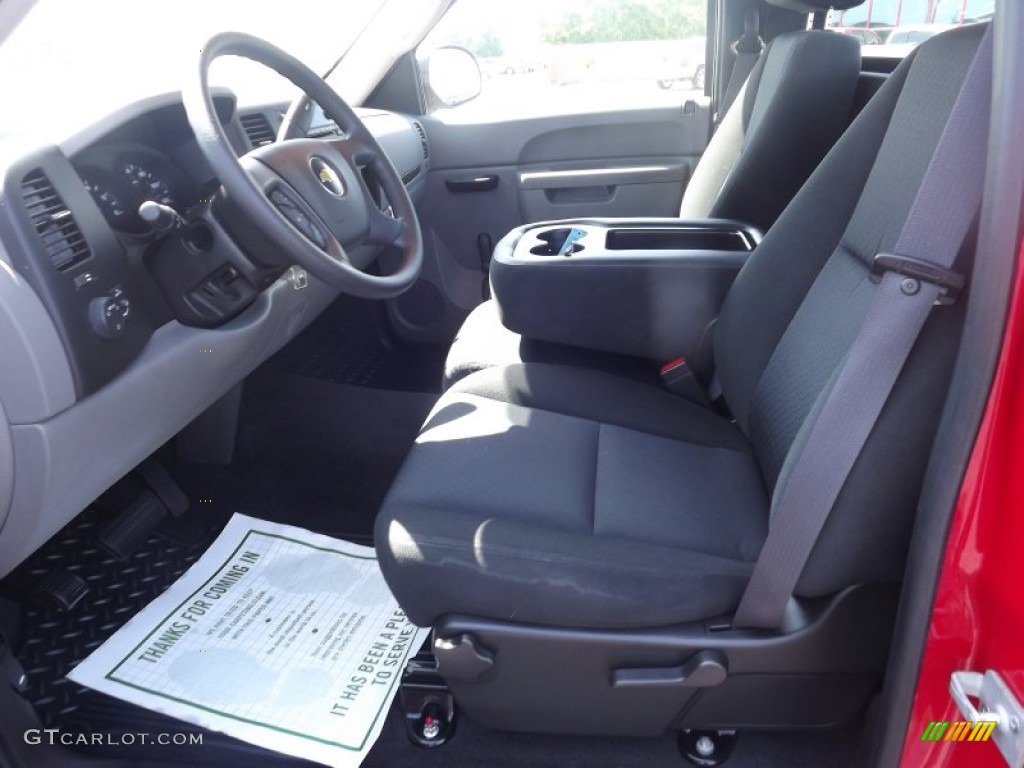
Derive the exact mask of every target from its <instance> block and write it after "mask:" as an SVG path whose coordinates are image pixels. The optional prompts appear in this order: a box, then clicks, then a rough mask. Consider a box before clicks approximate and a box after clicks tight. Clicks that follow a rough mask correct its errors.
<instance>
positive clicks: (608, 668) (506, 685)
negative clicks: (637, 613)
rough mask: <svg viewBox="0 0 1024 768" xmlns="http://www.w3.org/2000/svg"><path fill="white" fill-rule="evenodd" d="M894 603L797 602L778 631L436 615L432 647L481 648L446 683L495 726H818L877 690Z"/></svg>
mask: <svg viewBox="0 0 1024 768" xmlns="http://www.w3.org/2000/svg"><path fill="white" fill-rule="evenodd" d="M897 599H898V587H897V586H895V585H888V586H886V585H874V586H862V587H852V588H850V589H847V590H845V591H843V592H841V593H839V594H838V595H835V596H833V597H830V598H821V599H816V600H805V601H800V602H799V603H797V602H794V603H792V604H791V606H790V610H789V612H788V614H787V617H786V623H785V625H784V629H783V630H780V631H778V632H767V631H762V630H731V629H730V630H721V629H717V628H716V627H717V624H718V622H713V621H709V622H697V623H691V624H685V625H680V626H671V627H657V628H646V629H615V630H609V629H569V628H561V627H541V626H531V625H520V624H513V623H508V622H500V621H494V620H491V619H480V618H472V617H466V616H444V617H442V618H441V619H440V620H439V621H438V623H437V625H436V626H435V627H434V637H435V643H434V653H435V655H436V656H437V659H438V663H439V665H440V668H441V669H442V671H443V670H444V663H443V661H444V660H443V658H442V657H443V655H444V654H445V653H446V652H447V651H446V647H447V646H446V644H445V643H443V642H441V641H445V640H452V639H453V638H463V637H465V636H469V637H472V638H473V640H474V642H475V643H476V644H477V645H478V646H479V647H482V648H486V649H488V653H489V654H490V656H492V657H493V664H492V665H491V666H490V667H489V668H487V670H486V671H484V672H483V673H482V674H480V675H479V677H474V678H471V679H462V678H459V677H453V678H451V679H448V678H446V679H445V680H446V682H447V683H448V684H449V685H450V686H451V690H452V693H453V694H454V696H455V701H456V703H457V704H458V705H459V707H460V708H461V709H462V710H463V711H464V712H465V713H466V714H467V715H468V716H469V717H471V718H472V719H473V720H474V721H476V722H478V723H480V724H481V725H484V726H487V727H491V728H496V729H500V730H513V731H528V732H548V733H580V734H594V735H622V736H652V735H657V734H660V733H663V732H664V731H666V730H670V729H682V728H703V729H713V730H714V729H728V728H740V729H742V728H758V729H764V728H768V729H772V728H778V729H782V728H786V729H789V728H826V727H832V726H838V725H842V724H844V723H846V722H849V721H850V720H852V719H853V718H855V717H856V716H857V715H858V714H859V713H860V711H861V710H862V709H863V707H864V705H865V703H866V702H867V700H868V699H869V698H870V696H871V695H872V694H873V693H874V692H875V690H876V689H877V687H878V685H879V683H880V681H881V673H882V670H883V669H884V667H885V662H886V656H887V652H888V648H889V641H890V637H891V633H892V624H893V621H894V618H895V613H896V605H897ZM451 645H452V646H453V647H454V646H457V645H458V643H452V644H451ZM643 670H646V672H644V671H643ZM695 676H699V677H695ZM688 678H689V679H690V682H691V683H694V684H693V685H687V679H688ZM623 680H626V681H629V682H635V681H638V680H643V681H646V682H648V683H649V684H645V685H641V684H633V685H628V684H627V685H623V684H621V683H622V681H623ZM652 680H653V682H652ZM616 681H618V682H619V683H620V684H619V685H616Z"/></svg>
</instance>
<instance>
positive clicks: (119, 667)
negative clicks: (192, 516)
mask: <svg viewBox="0 0 1024 768" xmlns="http://www.w3.org/2000/svg"><path fill="white" fill-rule="evenodd" d="M428 631H429V630H427V629H421V628H419V627H416V626H415V625H414V624H411V623H410V622H409V621H408V619H407V618H406V616H405V614H404V613H403V612H402V610H401V609H400V608H399V607H398V603H397V602H396V601H395V599H394V597H392V595H391V592H390V591H389V590H388V587H387V585H386V584H385V582H384V578H383V576H382V575H381V572H380V568H379V567H378V565H377V560H376V555H375V553H374V550H373V549H372V548H369V547H361V546H357V545H354V544H349V543H347V542H344V541H339V540H337V539H332V538H330V537H327V536H322V535H319V534H315V533H311V532H309V531H305V530H302V529H300V528H295V527H292V526H287V525H280V524H276V523H267V522H264V521H261V520H257V519H254V518H251V517H246V516H245V515H235V516H234V517H233V518H232V519H231V521H230V522H229V523H228V525H227V527H226V528H225V529H224V531H223V532H222V533H221V535H220V536H219V537H218V538H217V540H216V541H215V542H214V543H213V544H212V545H211V546H210V548H209V550H207V552H206V553H205V554H204V555H203V556H202V557H201V558H200V559H199V560H198V561H197V562H196V563H195V565H193V566H192V567H191V568H190V569H189V570H188V571H187V572H186V573H185V574H184V575H183V576H182V577H181V578H180V579H179V580H178V581H177V582H176V583H175V584H174V585H172V586H171V587H170V588H169V589H168V590H167V591H166V592H164V593H163V594H162V595H160V597H158V598H157V599H156V600H154V601H153V602H152V603H150V604H149V605H148V606H146V608H145V609H143V610H142V612H141V613H139V614H138V615H137V616H135V617H134V618H133V619H132V620H131V621H129V622H128V623H127V624H126V625H125V626H124V627H122V628H121V629H120V630H118V631H117V632H116V633H115V634H114V635H113V636H112V637H111V638H110V639H109V640H107V642H106V643H104V644H103V645H102V646H100V647H99V648H98V649H96V651H94V652H93V653H92V655H90V656H89V657H88V658H87V659H86V660H85V661H83V662H82V663H81V664H79V665H78V666H77V667H76V668H75V669H74V670H73V671H72V672H71V673H70V674H69V675H68V677H70V678H71V679H72V680H74V681H75V682H78V683H81V684H82V685H85V686H88V687H89V688H94V689H96V690H98V691H102V692H103V693H107V694H109V695H111V696H115V697H117V698H119V699H123V700H125V701H130V702H132V703H134V704H138V705H139V706H142V707H146V708H147V709H151V710H155V711H158V712H161V713H164V714H166V715H169V716H171V717H176V718H179V719H181V720H186V721H188V722H190V723H194V724H197V725H200V726H202V727H204V728H208V729H210V730H214V731H220V732H222V733H226V734H228V735H230V736H234V737H236V738H239V739H242V740H245V741H248V742H250V743H253V744H258V745H260V746H263V747H266V748H268V749H273V750H276V751H279V752H284V753H286V754H290V755H295V756H297V757H303V758H306V759H309V760H314V761H317V762H320V763H324V764H326V765H331V766H357V765H359V764H360V762H361V761H362V759H363V757H364V756H365V755H366V753H367V752H368V751H369V750H370V748H371V747H372V746H373V743H374V741H375V740H376V739H377V737H378V736H379V734H380V730H381V728H382V727H383V724H384V718H385V717H386V715H387V712H388V708H389V706H390V704H391V701H392V699H393V698H394V696H395V694H396V693H397V691H398V684H399V682H400V680H401V676H402V670H403V669H404V667H405V664H406V661H407V659H409V658H410V657H411V656H414V655H415V654H416V652H417V651H418V650H419V647H420V645H421V644H422V642H423V640H424V638H425V637H426V634H427V632H428Z"/></svg>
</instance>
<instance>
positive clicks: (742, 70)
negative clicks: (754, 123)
mask: <svg viewBox="0 0 1024 768" xmlns="http://www.w3.org/2000/svg"><path fill="white" fill-rule="evenodd" d="M760 28H761V15H760V14H759V13H758V12H757V8H754V7H750V8H747V11H746V14H745V15H744V16H743V34H742V35H740V37H739V38H738V39H737V40H736V42H734V43H733V44H732V46H731V50H732V52H733V54H735V56H736V60H735V61H734V62H733V64H732V71H731V72H730V73H729V83H728V85H727V86H726V88H725V95H724V96H723V97H722V105H721V107H720V108H719V110H718V115H717V122H719V123H720V122H722V119H723V118H724V117H725V115H726V113H727V112H728V111H729V107H731V106H732V103H733V102H734V101H736V97H737V96H738V95H739V93H740V89H741V88H743V84H744V83H745V82H747V78H748V77H750V73H751V72H753V71H754V67H755V66H757V60H758V59H759V58H761V53H762V52H763V51H764V40H762V39H761V35H760Z"/></svg>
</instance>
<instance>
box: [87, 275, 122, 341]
mask: <svg viewBox="0 0 1024 768" xmlns="http://www.w3.org/2000/svg"><path fill="white" fill-rule="evenodd" d="M131 313H132V304H131V301H129V299H128V297H127V296H125V294H124V290H123V289H122V288H121V287H120V286H114V288H113V289H112V290H111V291H110V293H108V294H107V295H106V296H100V297H98V298H95V299H93V300H92V301H91V302H89V324H90V325H91V326H92V329H93V331H94V332H95V333H96V335H97V336H99V337H100V338H102V339H116V338H117V337H118V336H120V335H121V334H122V333H124V329H125V326H126V325H127V323H128V318H129V317H130V316H131Z"/></svg>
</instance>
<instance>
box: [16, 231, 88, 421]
mask: <svg viewBox="0 0 1024 768" xmlns="http://www.w3.org/2000/svg"><path fill="white" fill-rule="evenodd" d="M0 350H3V362H2V364H0V405H2V407H3V408H4V409H5V410H6V412H7V419H8V420H9V421H10V422H11V423H14V424H30V423H32V422H35V421H39V420H41V419H46V418H49V417H50V416H53V415H54V414H55V413H59V412H60V411H62V410H64V409H65V408H69V407H70V406H71V405H72V404H73V403H74V402H75V383H74V381H73V379H72V376H71V367H70V366H69V365H68V359H67V355H66V354H65V352H64V346H63V344H62V343H61V340H60V336H59V335H58V333H57V328H56V327H55V326H54V324H53V320H52V319H51V318H50V315H49V313H48V312H47V311H46V307H44V306H43V303H42V301H40V300H39V297H38V296H37V295H36V292H35V291H34V290H32V287H31V286H30V285H29V284H28V282H27V281H26V280H25V278H23V277H22V276H21V275H19V274H18V273H17V272H15V271H14V269H13V267H11V265H10V261H9V259H8V257H7V253H6V252H5V251H4V249H3V244H2V243H0Z"/></svg>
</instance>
